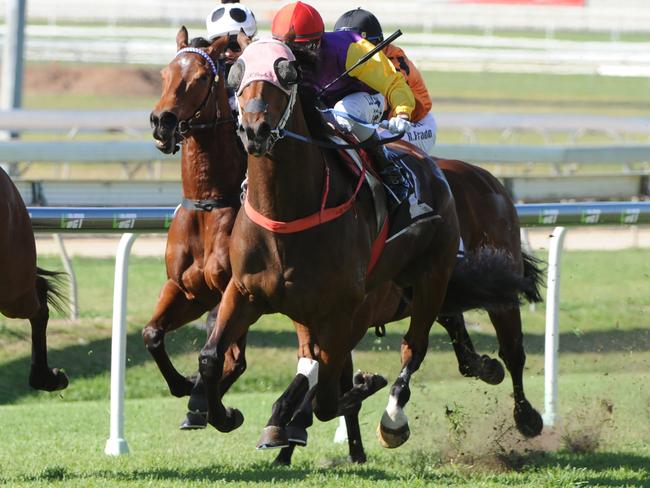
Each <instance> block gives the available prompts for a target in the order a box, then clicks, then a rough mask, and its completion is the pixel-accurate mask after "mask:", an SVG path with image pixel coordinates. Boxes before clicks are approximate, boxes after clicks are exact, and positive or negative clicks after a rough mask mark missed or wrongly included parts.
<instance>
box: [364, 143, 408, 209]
mask: <svg viewBox="0 0 650 488" xmlns="http://www.w3.org/2000/svg"><path fill="white" fill-rule="evenodd" d="M380 140H381V137H379V134H377V132H374V133H373V135H372V136H371V137H370V139H368V146H366V147H365V150H366V151H367V152H368V154H369V155H370V157H371V158H372V159H373V162H374V163H375V168H377V170H378V172H379V176H381V179H382V180H383V182H384V184H385V185H386V186H388V190H389V193H390V194H391V195H392V197H393V198H394V199H395V200H396V201H397V203H401V202H402V201H403V200H405V199H406V197H408V194H409V183H408V181H406V178H405V177H404V174H403V173H402V170H401V169H400V167H399V165H398V164H397V163H395V162H394V161H392V160H391V159H390V157H389V156H388V153H387V152H386V148H384V146H383V145H381V144H378V142H379V141H380ZM391 195H389V196H391Z"/></svg>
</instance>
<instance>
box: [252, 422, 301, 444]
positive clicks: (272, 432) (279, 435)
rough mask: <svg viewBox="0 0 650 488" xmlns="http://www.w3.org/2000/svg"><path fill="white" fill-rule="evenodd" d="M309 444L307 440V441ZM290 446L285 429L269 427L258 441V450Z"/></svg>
mask: <svg viewBox="0 0 650 488" xmlns="http://www.w3.org/2000/svg"><path fill="white" fill-rule="evenodd" d="M305 443H307V439H305ZM288 446H289V438H288V436H287V431H286V429H285V428H284V427H277V426H275V425H267V426H266V427H264V430H263V431H262V435H261V436H260V440H259V441H257V448H258V449H277V448H282V447H288Z"/></svg>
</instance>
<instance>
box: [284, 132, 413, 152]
mask: <svg viewBox="0 0 650 488" xmlns="http://www.w3.org/2000/svg"><path fill="white" fill-rule="evenodd" d="M279 134H280V135H279V138H278V139H282V138H284V137H290V138H291V139H296V140H298V141H302V142H305V143H307V144H313V145H314V146H318V147H322V148H325V149H364V148H367V147H370V146H372V145H377V146H383V145H385V144H389V143H391V142H395V141H399V140H400V139H401V138H402V137H404V133H403V132H400V133H398V134H395V135H393V136H390V137H383V138H381V139H380V140H379V142H377V143H372V144H371V143H370V140H366V141H363V142H358V143H355V144H337V143H335V142H328V141H321V140H320V139H314V138H313V137H309V136H303V135H300V134H296V133H295V132H291V131H289V130H287V129H282V130H280V131H279Z"/></svg>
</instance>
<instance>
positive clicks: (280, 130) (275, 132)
mask: <svg viewBox="0 0 650 488" xmlns="http://www.w3.org/2000/svg"><path fill="white" fill-rule="evenodd" d="M255 81H262V82H263V83H268V82H266V81H264V80H255ZM297 93H298V85H292V86H291V90H290V92H289V102H288V103H287V106H286V108H285V109H284V113H283V114H282V117H280V120H279V121H278V124H277V125H276V126H275V128H273V129H271V135H270V136H269V138H270V139H271V141H270V143H269V149H268V150H269V151H270V150H271V149H272V148H273V146H274V145H275V143H276V142H278V141H279V140H280V139H282V138H283V137H284V136H285V130H284V128H285V126H286V125H287V122H288V121H289V117H291V112H293V106H294V105H295V103H296V95H297ZM235 99H236V100H237V108H238V109H239V110H238V114H239V115H238V120H237V125H238V126H239V127H241V126H242V116H243V114H244V109H243V108H242V107H241V104H240V103H239V96H235Z"/></svg>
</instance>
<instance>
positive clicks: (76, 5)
mask: <svg viewBox="0 0 650 488" xmlns="http://www.w3.org/2000/svg"><path fill="white" fill-rule="evenodd" d="M244 3H246V4H247V5H249V6H250V7H251V8H252V9H253V11H254V12H256V16H257V18H258V21H259V23H260V32H259V35H260V36H264V35H266V34H268V29H269V24H270V20H271V18H272V16H273V14H274V12H275V11H277V9H278V8H279V7H280V6H282V5H283V4H284V2H280V1H269V0H265V1H259V0H250V1H247V2H244ZM311 3H312V4H313V5H314V6H315V7H317V8H318V9H319V10H320V11H321V12H322V14H323V17H324V19H325V22H326V25H327V27H329V28H331V27H332V26H333V24H334V22H335V20H336V19H337V18H338V16H339V15H340V14H341V13H342V12H344V11H346V10H348V9H349V8H352V7H354V6H357V4H354V5H353V4H350V3H349V2H347V1H336V0H330V1H312V2H311ZM215 4H216V2H214V1H205V0H196V1H192V2H180V1H173V0H157V1H153V0H137V1H123V0H110V1H109V0H97V1H94V2H92V5H90V4H89V3H88V2H85V1H80V0H61V1H57V2H51V1H49V0H28V1H25V0H4V2H3V5H2V9H1V14H2V15H3V18H2V26H1V27H0V40H1V42H2V43H3V47H2V53H3V60H2V62H3V77H2V109H3V112H2V114H1V115H0V131H1V130H4V131H5V139H6V138H7V137H8V136H7V134H8V133H9V135H10V136H12V137H14V138H16V137H18V136H20V139H21V140H22V141H49V142H50V143H51V144H49V145H43V144H42V145H38V146H37V145H34V144H31V145H19V144H12V145H5V146H2V157H0V160H2V163H3V167H5V168H6V169H8V170H9V171H10V172H11V174H12V176H13V177H14V178H15V179H16V180H18V181H21V182H22V183H21V185H20V190H21V192H22V193H23V195H24V197H25V200H26V201H27V202H28V203H30V204H47V205H93V204H97V205H117V204H124V203H125V200H124V198H125V195H130V197H129V198H131V200H132V201H129V202H127V203H130V204H133V205H171V204H173V203H174V202H177V201H178V199H179V198H180V189H179V187H178V185H177V184H176V182H177V181H178V178H179V168H178V164H177V161H178V159H177V158H173V157H166V156H164V155H162V154H160V153H157V151H155V149H154V148H153V144H151V138H150V135H149V128H148V111H149V110H150V109H151V108H152V106H153V104H154V103H155V101H156V99H157V97H158V96H159V94H160V91H161V80H160V74H159V70H160V69H161V68H162V67H163V66H164V65H166V64H167V62H169V61H170V60H171V58H172V56H173V55H174V52H175V35H176V32H177V30H178V28H179V27H180V26H181V25H186V26H187V27H188V29H189V32H190V36H191V37H194V36H201V35H203V34H204V31H205V24H204V19H205V16H206V15H207V13H208V12H210V10H211V8H212V7H213V6H214V5H215ZM358 6H362V7H364V8H366V9H369V10H371V11H372V12H374V13H375V14H376V15H377V17H378V18H379V20H380V21H381V22H382V24H383V27H384V31H385V32H392V31H393V30H395V29H397V28H400V29H402V31H403V32H404V35H403V36H402V37H401V38H399V39H398V41H397V42H396V43H397V44H398V45H400V46H401V47H403V48H404V49H405V51H406V53H407V55H408V56H409V57H410V58H411V59H412V60H414V61H415V62H416V64H417V65H418V66H419V67H420V69H421V70H422V71H423V73H424V75H425V79H426V82H427V84H428V87H429V92H430V94H431V97H432V98H433V113H434V114H435V116H436V118H437V121H438V126H439V134H438V148H439V151H438V154H439V155H440V156H442V157H454V158H458V159H465V160H469V161H472V162H475V163H477V164H481V165H484V166H486V167H488V168H489V169H490V170H492V171H494V172H495V173H497V174H498V175H499V176H500V177H501V178H502V179H503V181H504V182H505V184H506V186H507V187H508V188H509V190H510V191H511V194H512V196H513V197H514V198H515V200H518V201H527V202H531V201H557V200H565V199H568V200H571V199H629V198H646V197H647V196H648V194H649V191H648V177H647V175H648V172H649V166H648V160H650V152H649V151H648V147H647V146H645V144H647V143H648V142H649V138H650V119H649V118H648V116H647V114H648V109H649V108H650V27H649V26H650V4H649V3H648V2H647V1H645V0H619V1H617V2H612V1H608V0H419V1H399V2H395V1H377V0H375V1H373V2H365V3H363V2H358ZM23 25H24V29H23V28H22V27H23ZM23 32H24V36H23V35H22V33H23ZM16 53H19V54H16ZM16 57H18V58H20V59H18V60H17V59H16ZM22 60H24V65H23V64H22V63H21V61H22ZM18 108H23V109H28V111H27V112H26V111H21V112H20V113H16V112H12V110H13V109H18ZM52 110H56V111H58V112H56V113H53V112H51V111H52ZM62 111H65V112H62ZM80 111H83V112H80ZM97 111H100V112H97ZM107 140H110V141H122V142H127V141H128V142H129V144H128V145H125V144H117V143H116V144H113V145H111V146H110V151H109V150H108V148H109V146H107V145H106V144H104V145H98V144H91V143H90V142H88V141H93V142H99V141H107ZM83 141H86V144H85V145H84V144H76V145H74V146H73V145H71V143H72V142H77V143H80V142H83ZM136 141H138V143H137V144H136ZM12 142H17V141H12ZM55 142H57V144H54V143H55ZM549 177H552V179H551V180H550V179H549ZM61 180H63V181H61ZM91 180H95V183H94V184H91V183H90V181H91ZM99 180H111V181H115V183H113V184H112V185H108V184H102V183H99ZM123 180H128V181H129V185H128V186H127V187H124V186H123V185H121V184H118V183H117V182H119V181H123ZM71 181H75V182H76V184H74V185H71V184H68V183H66V182H71ZM137 195H140V196H137ZM147 195H148V196H147Z"/></svg>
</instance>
